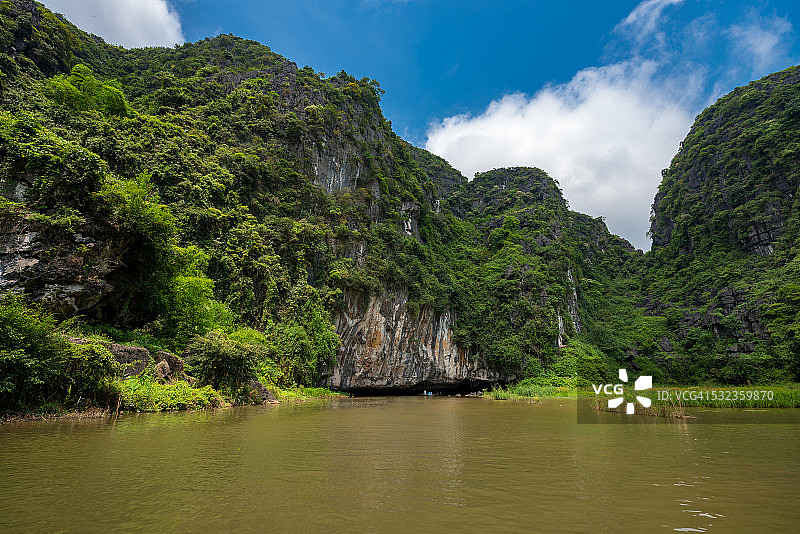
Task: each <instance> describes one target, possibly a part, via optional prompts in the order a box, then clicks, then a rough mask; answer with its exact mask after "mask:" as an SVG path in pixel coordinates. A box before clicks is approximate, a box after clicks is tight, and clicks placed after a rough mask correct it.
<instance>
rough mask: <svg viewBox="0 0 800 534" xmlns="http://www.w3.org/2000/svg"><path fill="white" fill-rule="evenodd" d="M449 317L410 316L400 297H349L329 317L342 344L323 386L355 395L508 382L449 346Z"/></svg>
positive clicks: (403, 297)
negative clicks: (332, 318)
mask: <svg viewBox="0 0 800 534" xmlns="http://www.w3.org/2000/svg"><path fill="white" fill-rule="evenodd" d="M453 320H454V317H453V314H452V313H451V312H449V311H448V312H445V313H443V314H442V315H439V316H437V315H435V314H434V313H433V312H432V311H430V310H425V309H424V310H422V311H421V312H419V313H418V314H416V315H414V314H412V313H411V311H410V310H409V307H408V297H407V295H406V294H404V293H399V294H394V295H387V294H382V295H380V296H373V297H363V296H361V295H356V294H348V295H346V297H345V307H344V309H342V310H341V311H340V312H338V313H337V314H335V315H334V325H335V327H336V333H337V334H338V335H339V337H340V340H341V344H340V347H341V348H340V349H339V351H338V354H337V359H338V364H337V365H336V366H335V367H333V368H332V369H329V370H328V371H327V373H326V376H325V378H326V381H327V386H328V387H330V388H332V389H338V390H345V391H355V392H380V391H385V392H390V391H393V392H399V391H407V392H414V391H422V390H423V389H449V390H474V389H480V388H484V387H487V386H490V385H492V384H495V383H498V382H504V381H506V380H507V379H508V378H509V377H504V376H502V375H501V374H500V373H498V372H496V371H494V370H492V369H490V368H489V367H488V366H487V364H486V362H485V361H483V359H482V358H481V357H480V356H479V355H476V354H474V353H472V352H471V351H469V350H467V349H465V348H463V347H459V346H458V345H456V343H455V342H454V341H453V331H452V326H453Z"/></svg>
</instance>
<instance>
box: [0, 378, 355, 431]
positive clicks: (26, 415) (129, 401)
mask: <svg viewBox="0 0 800 534" xmlns="http://www.w3.org/2000/svg"><path fill="white" fill-rule="evenodd" d="M110 386H111V388H112V389H114V390H116V392H117V395H118V397H117V399H116V400H114V401H112V402H109V403H108V404H107V405H105V406H98V405H92V404H87V405H84V406H83V407H76V406H71V407H67V406H63V405H59V404H55V403H53V404H48V405H44V406H39V407H36V408H33V409H31V410H28V411H17V412H7V413H2V414H0V424H2V423H9V422H18V421H44V420H48V419H97V418H102V417H110V416H114V415H118V414H122V413H139V412H152V413H155V412H174V411H195V410H209V409H217V408H229V407H233V406H252V405H257V404H280V403H282V402H304V401H307V400H310V399H319V398H333V397H346V396H348V395H347V394H346V393H341V392H337V391H331V390H329V389H327V388H323V387H304V386H298V387H293V388H281V387H278V386H271V387H269V388H264V389H265V390H267V391H269V393H270V398H269V399H267V400H262V401H257V400H254V399H255V397H256V394H257V393H258V394H260V392H257V393H253V392H248V394H246V395H239V396H230V395H226V394H224V393H221V392H219V391H217V390H215V389H213V388H212V387H211V386H204V387H202V388H198V387H192V386H191V385H189V384H188V383H187V382H177V383H175V384H163V383H159V382H158V381H156V380H153V379H152V378H150V377H146V376H141V377H134V378H127V379H125V380H116V381H114V382H112V384H110Z"/></svg>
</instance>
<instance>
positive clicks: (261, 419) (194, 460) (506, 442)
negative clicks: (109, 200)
mask: <svg viewBox="0 0 800 534" xmlns="http://www.w3.org/2000/svg"><path fill="white" fill-rule="evenodd" d="M575 402H576V401H574V400H569V399H564V400H552V399H551V400H546V401H545V402H544V403H543V404H533V403H529V402H519V401H517V402H512V401H505V402H503V401H492V400H488V399H473V398H449V397H437V398H424V397H373V398H342V399H332V400H315V401H311V402H305V403H287V404H281V405H277V406H257V407H245V408H230V409H220V410H215V411H206V412H177V413H161V414H128V415H123V416H120V417H119V418H118V419H116V420H114V419H93V420H55V421H38V422H21V423H8V424H4V425H0V532H4V533H15V532H56V531H58V532H104V533H105V532H275V533H284V532H302V533H310V532H323V533H337V532H356V533H369V532H375V533H384V532H387V533H393V532H398V533H400V532H402V533H416V532H419V533H448V532H797V531H798V530H800V415H797V416H795V415H793V414H790V416H789V421H790V422H786V421H787V417H786V413H785V412H783V413H782V416H781V417H780V418H774V417H773V413H772V412H764V414H763V421H764V422H763V423H760V424H736V422H735V421H734V422H731V418H730V417H727V418H726V419H724V421H725V422H724V423H719V424H693V423H692V422H691V421H690V422H674V421H667V420H664V419H658V418H649V419H645V420H642V419H637V421H638V424H578V423H577V422H576V416H575V414H576V410H575ZM706 415H707V418H706V421H708V417H711V418H712V419H713V417H714V414H713V413H710V414H706ZM632 417H637V418H638V417H639V416H632ZM773 419H774V421H776V422H771V421H773ZM631 421H633V419H632V420H631ZM777 421H779V422H777Z"/></svg>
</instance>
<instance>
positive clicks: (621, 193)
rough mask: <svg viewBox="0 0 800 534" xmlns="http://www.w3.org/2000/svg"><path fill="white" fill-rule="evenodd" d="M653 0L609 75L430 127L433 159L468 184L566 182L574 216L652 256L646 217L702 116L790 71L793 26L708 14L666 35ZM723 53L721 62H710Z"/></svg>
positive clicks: (592, 73) (622, 38)
mask: <svg viewBox="0 0 800 534" xmlns="http://www.w3.org/2000/svg"><path fill="white" fill-rule="evenodd" d="M682 2H683V0H645V1H643V2H641V3H640V4H639V5H638V6H636V8H634V10H633V11H631V13H630V14H629V15H628V16H627V17H625V19H623V20H622V21H621V22H620V23H619V24H617V26H616V27H615V28H614V31H613V35H614V37H615V39H614V40H613V41H611V42H610V44H609V47H608V52H612V53H614V54H615V56H614V57H613V59H607V62H608V64H605V65H603V66H600V67H593V68H588V69H584V70H582V71H580V72H578V73H577V74H575V75H574V77H573V78H572V80H571V81H569V82H568V83H565V84H561V85H556V86H549V87H544V88H542V89H540V90H539V91H538V92H536V93H535V94H533V95H532V96H531V95H530V94H523V93H516V94H512V95H508V96H505V97H504V98H501V99H499V100H495V101H493V102H491V103H490V104H489V106H488V107H487V108H486V110H485V111H484V112H483V113H481V114H479V115H475V116H471V115H458V116H454V117H449V118H445V119H443V120H441V121H435V122H433V123H431V124H430V125H429V128H428V139H427V142H426V148H427V149H428V150H430V151H431V152H433V153H435V154H438V155H439V156H442V157H444V158H445V159H447V160H448V161H449V162H450V163H451V164H452V165H453V166H454V167H456V168H457V169H459V170H461V171H462V172H463V173H464V174H465V175H466V176H468V177H472V175H473V174H474V173H475V172H476V171H484V170H488V169H492V168H496V167H503V166H516V165H527V166H536V167H540V168H542V169H544V170H545V171H547V172H548V173H549V174H550V175H551V176H552V177H553V178H555V179H557V180H559V182H560V183H561V186H562V189H563V190H564V196H565V197H566V198H567V200H568V201H569V202H570V205H571V207H572V208H573V209H575V210H577V211H581V212H584V213H588V214H590V215H594V216H604V217H605V218H606V222H607V223H608V226H609V228H610V230H611V231H612V232H614V233H617V234H619V235H621V236H623V237H625V238H626V239H628V240H629V241H631V243H633V244H634V245H636V246H637V247H639V248H643V249H645V250H646V249H649V248H650V241H649V239H647V238H646V233H647V230H648V229H649V226H650V223H649V215H650V206H651V204H652V202H653V197H654V195H655V193H656V191H657V188H658V184H659V183H660V181H661V172H660V171H661V169H663V168H666V167H668V166H669V164H670V161H671V159H672V157H673V156H674V155H675V153H676V152H677V150H678V146H679V143H680V141H681V140H682V139H683V138H684V137H685V135H686V134H687V133H688V131H689V128H690V127H691V125H692V122H693V120H694V117H695V115H696V114H697V113H698V112H699V111H700V109H701V108H702V107H705V106H707V105H709V104H712V103H713V101H714V100H715V99H716V98H717V97H719V96H721V95H722V94H723V93H725V92H728V91H730V90H731V89H733V87H735V86H736V85H741V84H742V83H743V82H745V83H746V82H747V81H749V80H751V79H755V78H760V77H761V76H764V75H765V74H767V73H769V72H771V71H772V70H778V69H780V68H785V67H786V66H789V65H791V64H793V63H794V61H793V60H792V58H790V57H789V50H790V48H789V46H790V41H791V37H792V33H793V30H792V25H791V23H789V21H788V20H787V19H786V18H779V17H776V16H762V15H761V14H760V13H758V12H756V11H750V12H748V13H745V14H744V15H743V16H742V18H740V20H739V22H738V23H737V24H736V25H734V26H729V27H727V28H726V27H720V25H719V23H718V19H717V16H716V15H715V14H713V13H706V14H704V15H702V16H701V17H699V18H696V19H694V20H692V21H689V22H687V23H686V24H685V25H684V26H683V27H682V28H680V27H679V28H676V27H675V26H674V25H672V26H671V28H672V29H671V31H672V32H673V33H672V34H667V33H665V31H664V29H663V28H664V27H665V25H664V23H665V21H667V15H666V13H665V9H667V8H668V7H669V6H673V5H678V4H681V3H682ZM720 50H722V51H726V52H727V53H728V54H730V57H729V58H728V60H727V61H725V62H724V63H721V62H720V60H719V58H718V57H715V56H714V54H715V53H717V51H720Z"/></svg>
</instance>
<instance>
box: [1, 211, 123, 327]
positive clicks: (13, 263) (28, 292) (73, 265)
mask: <svg viewBox="0 0 800 534" xmlns="http://www.w3.org/2000/svg"><path fill="white" fill-rule="evenodd" d="M120 254H121V252H120V246H119V243H115V242H112V241H111V240H109V239H108V236H105V235H103V236H95V237H88V236H84V235H83V234H77V233H76V234H73V233H72V232H69V231H67V230H65V229H63V228H59V227H57V226H55V225H52V224H46V223H42V222H37V221H35V220H32V218H31V217H30V216H28V215H26V214H24V213H19V214H14V213H7V214H5V215H4V216H2V217H0V291H8V292H13V293H18V294H24V295H25V296H26V297H28V298H29V299H30V300H37V301H42V302H44V303H46V304H47V306H48V308H49V309H50V311H52V312H54V313H55V314H56V315H58V316H60V317H71V316H72V315H75V314H76V313H82V314H86V313H87V312H89V311H90V310H92V309H94V308H95V307H96V306H97V305H98V304H99V303H101V302H102V301H103V300H104V299H106V298H108V297H109V296H110V295H111V293H112V292H113V291H114V287H113V286H112V285H111V284H110V283H109V282H108V280H107V279H108V278H109V275H110V274H111V273H112V271H114V270H115V269H116V268H118V266H119V265H120V262H119V261H118V257H119V256H120Z"/></svg>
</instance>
